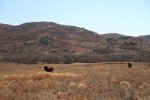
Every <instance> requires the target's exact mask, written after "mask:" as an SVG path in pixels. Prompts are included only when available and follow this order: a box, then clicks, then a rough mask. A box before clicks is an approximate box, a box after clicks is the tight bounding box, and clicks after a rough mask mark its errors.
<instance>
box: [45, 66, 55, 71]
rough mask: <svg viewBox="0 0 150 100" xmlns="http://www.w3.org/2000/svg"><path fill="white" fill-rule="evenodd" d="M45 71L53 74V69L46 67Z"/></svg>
mask: <svg viewBox="0 0 150 100" xmlns="http://www.w3.org/2000/svg"><path fill="white" fill-rule="evenodd" d="M44 69H45V71H46V72H53V67H50V68H48V67H47V66H44Z"/></svg>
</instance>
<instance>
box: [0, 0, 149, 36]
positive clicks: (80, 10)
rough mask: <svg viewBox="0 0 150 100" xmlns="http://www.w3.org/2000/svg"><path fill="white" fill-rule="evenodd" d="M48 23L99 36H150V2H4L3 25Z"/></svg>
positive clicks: (1, 2)
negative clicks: (82, 28)
mask: <svg viewBox="0 0 150 100" xmlns="http://www.w3.org/2000/svg"><path fill="white" fill-rule="evenodd" d="M37 21H47V22H56V23H59V24H65V25H74V26H78V27H84V28H86V29H89V30H92V31H95V32H97V33H99V34H104V33H120V34H124V35H132V36H138V35H147V34H150V0H0V23H4V24H11V25H18V24H22V23H25V22H37Z"/></svg>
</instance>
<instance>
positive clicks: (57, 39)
mask: <svg viewBox="0 0 150 100" xmlns="http://www.w3.org/2000/svg"><path fill="white" fill-rule="evenodd" d="M149 40H150V37H149V36H140V37H131V36H124V35H121V34H117V33H109V34H104V35H99V34H97V33H95V32H92V31H89V30H87V29H84V28H79V27H75V26H68V25H60V24H57V23H53V22H31V23H24V24H21V25H17V26H13V25H6V24H0V54H20V53H24V54H25V53H30V54H57V53H59V54H64V53H69V54H70V53H71V54H122V53H129V54H135V53H144V52H150V41H149Z"/></svg>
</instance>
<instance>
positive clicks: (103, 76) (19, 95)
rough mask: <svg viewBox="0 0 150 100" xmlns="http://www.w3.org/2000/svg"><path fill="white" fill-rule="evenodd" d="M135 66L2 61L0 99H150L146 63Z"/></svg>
mask: <svg viewBox="0 0 150 100" xmlns="http://www.w3.org/2000/svg"><path fill="white" fill-rule="evenodd" d="M44 65H47V66H49V67H50V66H51V67H53V68H54V72H52V73H50V72H44V69H43V66H44ZM132 65H133V67H132V68H130V69H129V68H128V67H127V63H107V62H102V63H91V64H88V63H74V64H34V65H27V64H14V63H0V100H150V70H148V69H147V64H146V63H138V62H137V63H132Z"/></svg>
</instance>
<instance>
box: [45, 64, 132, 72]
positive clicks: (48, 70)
mask: <svg viewBox="0 0 150 100" xmlns="http://www.w3.org/2000/svg"><path fill="white" fill-rule="evenodd" d="M131 67H132V64H131V63H128V68H131ZM44 70H45V71H46V72H53V70H54V69H53V67H50V68H49V67H47V66H44Z"/></svg>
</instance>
